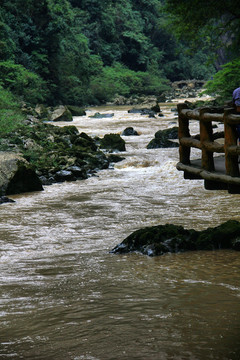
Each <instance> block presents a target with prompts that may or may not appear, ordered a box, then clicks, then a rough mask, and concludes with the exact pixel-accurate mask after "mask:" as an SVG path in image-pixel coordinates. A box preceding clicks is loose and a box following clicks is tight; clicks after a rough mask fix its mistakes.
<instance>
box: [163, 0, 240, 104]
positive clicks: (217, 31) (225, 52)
mask: <svg viewBox="0 0 240 360" xmlns="http://www.w3.org/2000/svg"><path fill="white" fill-rule="evenodd" d="M164 10H165V11H166V13H167V14H168V15H169V14H170V15H171V26H172V27H173V28H174V32H175V34H177V35H178V38H181V39H185V40H187V41H188V42H189V43H190V46H191V48H192V49H197V48H199V47H200V46H201V47H202V48H207V49H212V50H213V51H212V52H210V53H212V54H213V55H212V60H213V61H214V63H215V66H216V68H217V70H219V71H218V72H217V73H216V74H215V75H214V76H213V79H212V80H210V81H209V82H208V83H207V90H206V93H208V94H215V95H219V101H223V100H229V99H231V96H232V92H233V90H234V89H235V88H237V87H239V86H240V71H239V65H240V36H239V34H240V8H239V1H238V0H228V1H224V2H223V1H209V0H202V1H198V0H192V1H185V0H178V1H175V0H165V7H164Z"/></svg>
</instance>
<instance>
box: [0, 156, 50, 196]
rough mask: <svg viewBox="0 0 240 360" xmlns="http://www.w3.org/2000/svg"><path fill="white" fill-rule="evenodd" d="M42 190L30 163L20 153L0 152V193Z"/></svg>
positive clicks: (8, 193)
mask: <svg viewBox="0 0 240 360" xmlns="http://www.w3.org/2000/svg"><path fill="white" fill-rule="evenodd" d="M39 190H43V187H42V183H41V181H40V179H39V177H38V176H37V174H36V173H35V171H34V170H33V169H32V167H31V166H30V164H29V163H28V162H27V161H26V160H25V159H24V158H23V157H21V156H20V155H17V154H15V153H9V152H0V195H1V196H2V195H11V194H20V193H23V192H30V191H39Z"/></svg>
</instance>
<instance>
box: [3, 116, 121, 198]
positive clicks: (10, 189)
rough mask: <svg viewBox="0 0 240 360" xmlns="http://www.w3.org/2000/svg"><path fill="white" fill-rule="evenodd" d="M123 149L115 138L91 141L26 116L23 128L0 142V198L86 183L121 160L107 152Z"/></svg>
mask: <svg viewBox="0 0 240 360" xmlns="http://www.w3.org/2000/svg"><path fill="white" fill-rule="evenodd" d="M119 146H120V147H121V148H119ZM105 149H106V150H105ZM124 149H125V142H124V140H123V139H122V138H121V137H120V135H118V134H109V135H106V136H105V137H104V138H103V139H99V138H91V137H90V136H88V135H87V134H86V133H83V132H82V133H79V131H78V130H77V128H76V127H75V126H72V125H69V126H63V127H58V126H54V125H52V124H51V123H46V122H44V121H42V120H40V119H37V118H36V117H34V116H32V115H28V116H27V120H26V121H25V124H24V125H23V126H22V127H20V128H18V129H17V130H16V131H13V132H11V133H8V134H5V135H3V136H2V137H1V139H0V196H5V195H11V194H16V193H21V192H28V191H36V190H42V185H50V184H52V183H55V182H63V181H74V180H78V179H86V178H88V177H89V176H92V175H94V174H95V173H96V172H97V171H98V170H101V169H107V168H108V167H109V164H110V163H111V162H117V161H119V160H122V158H120V157H119V156H118V155H116V154H115V155H114V156H113V155H111V154H109V152H114V151H124Z"/></svg>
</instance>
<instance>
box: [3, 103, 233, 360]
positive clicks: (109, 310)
mask: <svg viewBox="0 0 240 360" xmlns="http://www.w3.org/2000/svg"><path fill="white" fill-rule="evenodd" d="M127 109H129V107H128V108H126V107H117V108H108V107H102V108H95V109H94V108H91V109H90V110H88V111H87V115H86V116H84V117H76V118H74V121H73V123H72V124H73V125H75V126H77V127H78V129H79V131H84V132H86V133H87V134H89V135H91V136H94V135H97V136H103V135H104V134H107V133H121V132H122V131H123V130H124V129H125V128H126V127H128V126H132V127H134V129H135V130H137V131H138V133H139V134H140V136H130V137H123V138H124V140H125V141H126V148H127V151H126V153H121V155H123V156H124V157H125V160H124V161H122V162H119V163H117V164H115V166H114V168H110V169H108V170H103V171H100V172H98V173H97V176H93V177H91V178H89V179H87V180H82V181H76V182H65V183H61V184H54V185H51V186H45V188H44V191H43V192H34V193H27V194H21V195H14V196H12V197H11V198H13V199H14V200H15V201H16V202H15V203H9V204H3V205H1V208H0V211H1V228H0V235H1V236H0V255H1V257H0V285H1V288H0V289H1V290H0V292H1V296H0V359H4V360H5V359H11V360H12V359H14V360H15V359H16V360H18V359H24V360H25V359H26V360H29V359H30V360H35V359H36V360H40V359H41V360H110V359H112V360H121V359H124V360H125V359H126V360H127V359H129V360H131V359H139V360H165V359H166V360H170V359H174V360H185V359H189V360H190V359H191V360H206V359H213V360H225V359H226V360H230V359H232V360H237V359H239V358H240V253H239V252H234V251H230V250H218V251H210V252H207V251H199V252H188V253H181V254H166V255H164V256H161V257H155V258H150V257H146V256H143V255H140V254H128V255H113V254H109V251H110V250H111V249H112V248H113V247H114V246H115V245H117V244H118V243H120V242H121V241H122V240H123V239H124V238H125V237H126V236H128V235H129V234H130V233H132V232H133V231H134V230H136V229H139V228H141V227H145V226H152V225H158V224H165V223H173V224H176V225H183V226H184V227H186V228H194V229H196V230H202V229H205V228H207V227H209V226H217V225H219V224H221V223H222V222H224V221H226V220H229V219H236V220H240V215H239V199H240V195H231V194H228V193H227V192H226V191H207V190H205V189H204V187H203V182H202V181H201V180H194V181H189V180H184V179H183V173H182V172H178V171H177V170H176V167H175V166H176V163H177V161H178V149H177V148H171V149H152V150H147V149H146V145H147V144H148V142H149V141H150V140H151V139H152V138H153V137H154V133H155V132H156V131H158V130H160V129H166V128H168V127H172V126H177V120H176V116H175V115H174V112H172V111H171V107H170V106H167V105H165V106H162V110H163V114H164V117H162V118H155V119H154V118H148V117H147V116H141V115H139V114H129V113H128V112H127ZM96 111H99V112H101V113H112V112H113V113H114V114H115V115H114V117H112V118H105V119H94V118H90V117H89V115H92V114H94V113H95V112H96ZM59 125H61V126H63V125H65V124H64V123H61V124H59ZM68 125H69V124H68ZM191 127H192V131H195V132H196V133H197V132H198V128H197V125H196V124H195V123H192V124H191ZM195 155H196V156H199V154H198V153H196V154H194V153H193V156H195Z"/></svg>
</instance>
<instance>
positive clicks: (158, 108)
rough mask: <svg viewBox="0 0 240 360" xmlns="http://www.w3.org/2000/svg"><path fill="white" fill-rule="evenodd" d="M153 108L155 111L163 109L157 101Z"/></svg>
mask: <svg viewBox="0 0 240 360" xmlns="http://www.w3.org/2000/svg"><path fill="white" fill-rule="evenodd" d="M151 110H152V111H154V112H155V113H159V112H160V111H161V109H160V106H159V104H158V103H156V105H154V106H152V107H151Z"/></svg>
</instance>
